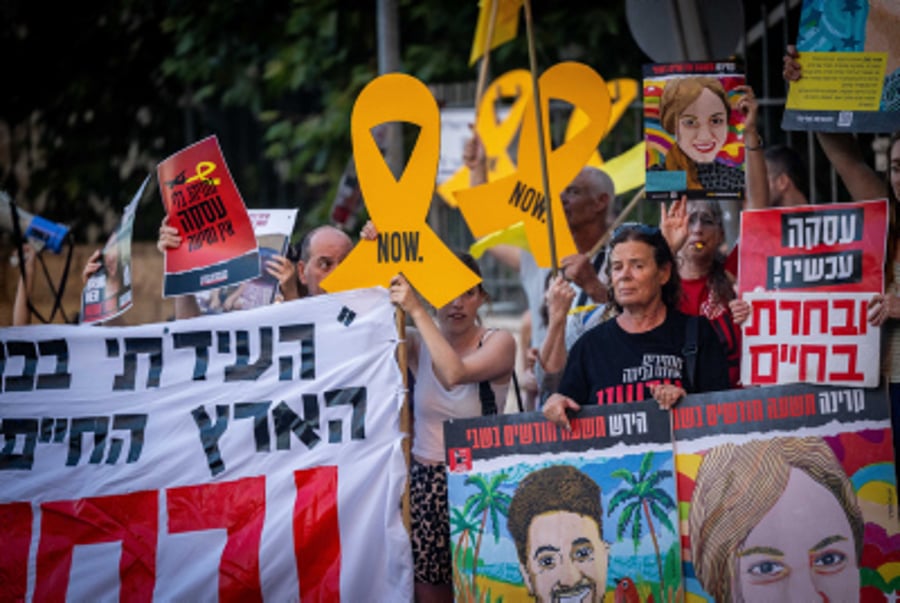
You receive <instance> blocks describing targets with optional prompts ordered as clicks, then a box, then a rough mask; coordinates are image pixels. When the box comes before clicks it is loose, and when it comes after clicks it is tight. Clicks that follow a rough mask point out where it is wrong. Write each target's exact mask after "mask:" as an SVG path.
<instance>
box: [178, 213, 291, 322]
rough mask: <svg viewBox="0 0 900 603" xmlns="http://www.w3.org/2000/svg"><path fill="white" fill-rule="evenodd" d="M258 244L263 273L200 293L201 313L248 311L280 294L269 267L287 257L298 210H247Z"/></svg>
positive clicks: (198, 294) (261, 271)
mask: <svg viewBox="0 0 900 603" xmlns="http://www.w3.org/2000/svg"><path fill="white" fill-rule="evenodd" d="M247 213H248V214H249V215H250V222H251V223H252V224H253V232H254V234H255V235H256V243H257V245H258V246H259V273H260V275H259V276H258V277H256V278H254V279H251V280H249V281H244V282H243V283H241V284H239V285H232V286H230V287H221V288H219V289H212V290H210V291H204V292H202V293H197V294H196V295H195V296H194V297H196V298H197V306H198V307H199V308H200V312H201V313H202V314H220V313H222V312H230V311H232V310H249V309H250V308H258V307H260V306H265V305H268V304H271V303H272V302H273V301H274V300H275V298H276V296H277V295H278V280H277V279H276V278H275V277H274V276H272V275H271V274H269V273H268V271H267V270H266V262H268V261H269V260H270V259H272V258H273V257H274V256H282V257H284V256H286V254H287V252H288V247H289V245H290V242H291V233H293V232H294V223H295V222H296V220H297V210H296V209H251V210H248V212H247Z"/></svg>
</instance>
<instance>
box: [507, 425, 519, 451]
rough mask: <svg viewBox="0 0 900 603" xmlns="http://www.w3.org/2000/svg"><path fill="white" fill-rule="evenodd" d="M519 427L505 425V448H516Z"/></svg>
mask: <svg viewBox="0 0 900 603" xmlns="http://www.w3.org/2000/svg"><path fill="white" fill-rule="evenodd" d="M518 427H519V426H517V425H504V426H503V445H504V446H514V445H515V443H516V430H517V429H518Z"/></svg>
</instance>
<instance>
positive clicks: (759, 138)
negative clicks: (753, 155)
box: [744, 134, 765, 151]
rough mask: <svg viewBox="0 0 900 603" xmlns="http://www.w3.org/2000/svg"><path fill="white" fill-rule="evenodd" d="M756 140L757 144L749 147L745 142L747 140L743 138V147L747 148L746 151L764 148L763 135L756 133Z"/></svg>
mask: <svg viewBox="0 0 900 603" xmlns="http://www.w3.org/2000/svg"><path fill="white" fill-rule="evenodd" d="M756 142H757V145H756V146H755V147H751V146H750V145H749V144H747V141H746V139H745V140H744V148H745V149H747V150H748V151H760V150H762V149H763V148H765V144H764V143H763V137H762V136H760V135H759V134H757V135H756Z"/></svg>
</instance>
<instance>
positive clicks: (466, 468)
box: [444, 402, 681, 603]
mask: <svg viewBox="0 0 900 603" xmlns="http://www.w3.org/2000/svg"><path fill="white" fill-rule="evenodd" d="M572 427H573V429H572V431H571V432H567V431H564V430H561V429H559V428H558V427H556V426H555V425H554V424H552V423H550V422H549V421H547V420H546V419H545V418H544V417H543V415H541V414H540V413H520V414H515V415H500V416H493V417H480V418H476V419H467V420H459V421H448V422H447V423H445V424H444V434H445V436H444V437H445V441H446V446H447V467H448V482H449V483H448V499H449V510H450V542H451V547H452V548H451V554H452V560H453V581H454V590H455V594H456V600H458V601H479V600H492V601H496V600H498V599H500V598H501V597H502V598H503V600H504V601H528V600H537V601H557V600H566V598H567V597H569V598H571V600H578V601H591V602H594V603H599V602H601V601H606V600H613V598H615V600H620V597H625V598H622V599H621V600H624V601H630V600H635V601H637V600H640V601H648V600H650V598H651V597H652V600H654V601H659V602H662V601H667V602H670V601H672V602H673V601H675V600H676V593H677V592H678V591H679V590H680V587H681V559H680V556H679V545H678V521H677V511H676V503H675V501H676V497H675V481H674V473H673V471H674V467H673V464H672V463H673V457H672V446H671V427H670V421H669V415H668V413H665V412H663V411H660V410H659V408H658V407H657V405H656V403H655V402H636V403H633V404H612V405H604V406H590V407H584V408H583V409H582V410H581V411H580V412H579V413H578V415H577V416H576V417H574V418H573V419H572Z"/></svg>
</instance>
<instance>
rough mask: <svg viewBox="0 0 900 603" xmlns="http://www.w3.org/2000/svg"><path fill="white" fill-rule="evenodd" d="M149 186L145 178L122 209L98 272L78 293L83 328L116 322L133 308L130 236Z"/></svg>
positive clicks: (104, 247) (103, 251)
mask: <svg viewBox="0 0 900 603" xmlns="http://www.w3.org/2000/svg"><path fill="white" fill-rule="evenodd" d="M149 182H150V176H147V177H146V178H144V182H143V183H141V186H140V188H138V190H137V192H136V193H135V194H134V197H133V198H132V199H131V201H130V202H129V203H128V205H126V206H125V210H124V211H123V212H122V218H121V219H120V220H119V224H118V225H117V226H116V229H115V230H114V231H113V232H112V234H111V235H110V236H109V239H107V241H106V244H105V245H104V246H103V250H102V251H101V253H100V259H99V261H100V268H99V269H98V270H97V272H95V273H94V274H92V275H91V276H90V278H88V280H87V283H85V285H84V289H83V290H82V292H81V316H80V321H81V322H82V324H90V323H99V322H103V321H105V320H109V319H111V318H115V317H116V316H119V315H120V314H123V313H124V312H125V311H127V310H128V309H129V308H131V306H132V303H133V300H132V295H131V289H132V285H131V234H132V231H133V229H134V213H135V211H136V210H137V206H138V203H140V201H141V199H142V198H143V196H144V192H145V191H146V190H147V184H148V183H149Z"/></svg>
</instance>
